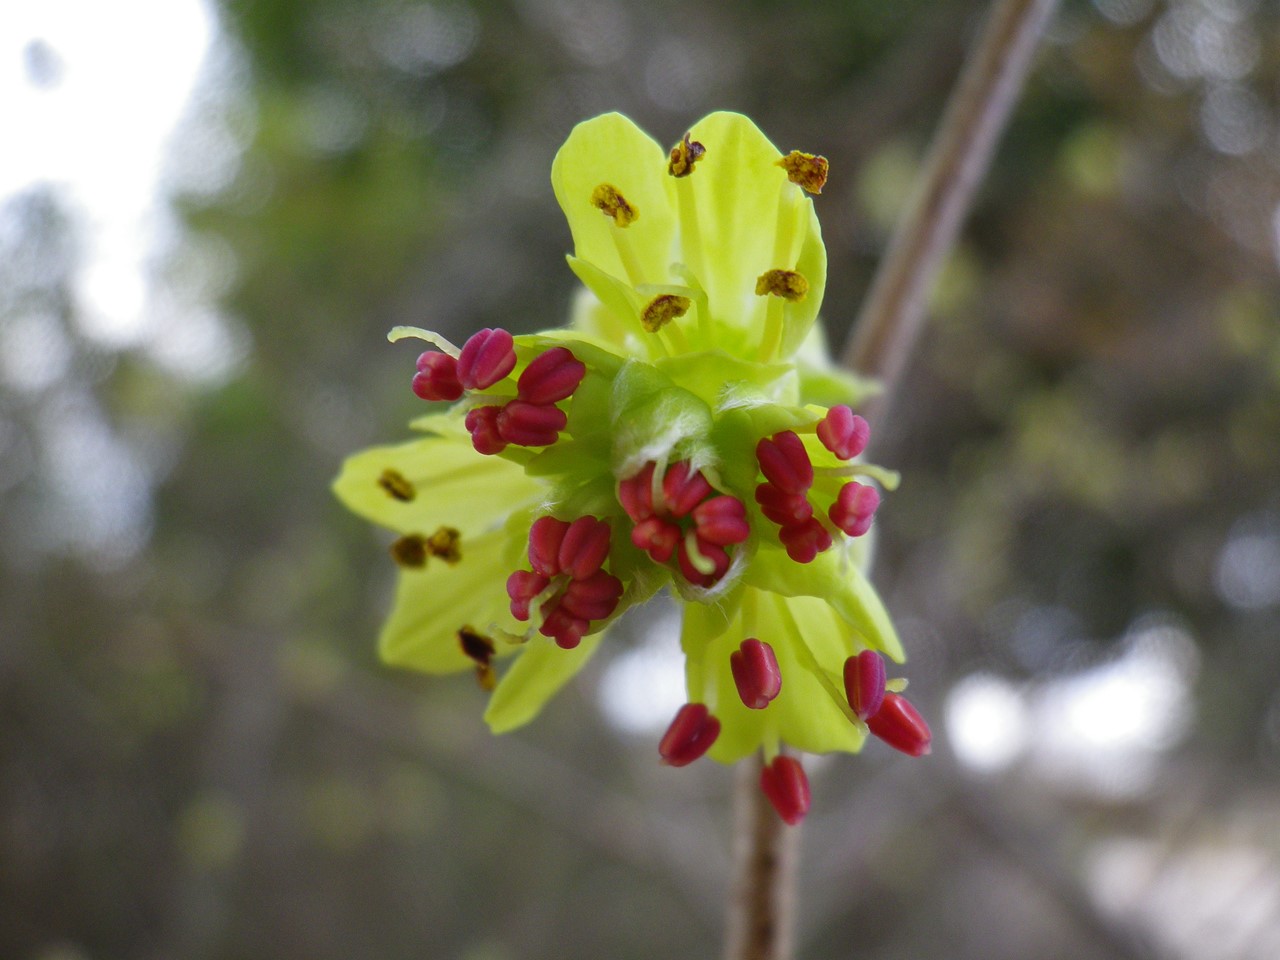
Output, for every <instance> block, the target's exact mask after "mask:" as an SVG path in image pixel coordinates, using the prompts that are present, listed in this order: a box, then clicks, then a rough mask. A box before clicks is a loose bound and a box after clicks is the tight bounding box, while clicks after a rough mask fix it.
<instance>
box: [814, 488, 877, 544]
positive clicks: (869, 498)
mask: <svg viewBox="0 0 1280 960" xmlns="http://www.w3.org/2000/svg"><path fill="white" fill-rule="evenodd" d="M879 506H880V494H879V493H878V492H877V491H876V488H875V487H872V486H868V485H867V484H865V483H858V482H857V481H851V482H849V483H846V484H845V485H844V486H843V487H841V488H840V493H839V494H838V495H837V497H836V502H835V503H833V504H832V505H831V509H830V510H828V511H827V516H829V517H830V518H831V522H832V523H834V524H835V525H836V526H837V527H839V528H840V529H841V530H843V531H844V532H845V533H847V534H848V535H849V536H851V537H860V536H862V535H863V534H864V533H866V532H867V531H868V530H870V529H871V521H872V520H874V519H875V516H876V508H877V507H879Z"/></svg>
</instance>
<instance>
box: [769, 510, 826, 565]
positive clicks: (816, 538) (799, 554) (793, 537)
mask: <svg viewBox="0 0 1280 960" xmlns="http://www.w3.org/2000/svg"><path fill="white" fill-rule="evenodd" d="M778 539H779V540H781V541H782V545H783V546H784V547H786V548H787V556H788V557H790V558H791V559H792V560H794V561H795V562H796V563H812V562H813V559H814V557H816V556H817V555H818V554H820V553H822V551H824V550H826V549H827V548H828V547H830V546H831V534H830V533H828V532H827V528H826V527H824V526H823V525H822V524H821V523H819V522H818V521H817V519H815V518H814V517H810V518H809V519H808V520H806V521H804V523H796V524H788V525H787V526H785V527H783V528H782V529H781V530H779V531H778Z"/></svg>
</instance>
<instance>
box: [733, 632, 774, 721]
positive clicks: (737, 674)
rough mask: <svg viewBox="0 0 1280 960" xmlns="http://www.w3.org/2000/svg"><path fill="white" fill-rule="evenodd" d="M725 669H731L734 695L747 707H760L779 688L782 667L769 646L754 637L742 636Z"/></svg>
mask: <svg viewBox="0 0 1280 960" xmlns="http://www.w3.org/2000/svg"><path fill="white" fill-rule="evenodd" d="M729 669H730V670H731V671H733V683H734V685H735V686H736V687H737V688H738V696H740V697H741V698H742V702H743V703H744V704H746V705H747V707H748V708H749V709H751V710H763V709H764V708H765V707H767V706H768V705H769V703H770V702H771V701H772V700H773V698H774V697H776V696H777V695H778V692H779V691H780V690H781V689H782V671H780V670H779V669H778V658H777V657H775V656H774V654H773V647H771V646H769V644H767V643H764V642H762V641H760V640H757V639H756V638H755V637H748V638H747V639H746V640H743V641H742V643H741V645H739V647H738V649H737V650H735V651H733V653H731V654H729Z"/></svg>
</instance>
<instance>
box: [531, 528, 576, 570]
mask: <svg viewBox="0 0 1280 960" xmlns="http://www.w3.org/2000/svg"><path fill="white" fill-rule="evenodd" d="M569 526H570V525H569V524H568V523H566V522H565V521H563V520H557V519H556V518H555V517H552V516H546V517H539V518H538V519H537V520H535V521H533V525H532V526H531V527H529V566H531V567H533V569H534V570H536V571H537V572H538V573H540V574H542V575H543V576H544V577H554V576H555V575H556V574H557V573H559V572H560V570H561V564H560V545H561V544H562V543H564V538H565V534H567V533H568V532H569Z"/></svg>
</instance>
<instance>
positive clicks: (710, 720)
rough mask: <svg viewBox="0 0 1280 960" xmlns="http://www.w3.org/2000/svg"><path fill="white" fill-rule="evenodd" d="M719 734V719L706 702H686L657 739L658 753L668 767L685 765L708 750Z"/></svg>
mask: <svg viewBox="0 0 1280 960" xmlns="http://www.w3.org/2000/svg"><path fill="white" fill-rule="evenodd" d="M718 736H720V721H719V720H718V719H717V718H716V717H715V715H714V714H712V713H711V711H709V710H708V709H707V705H706V704H705V703H686V704H685V705H684V706H683V707H681V708H680V709H679V710H677V711H676V715H675V719H673V720H672V721H671V726H669V727H667V732H666V733H664V734H663V735H662V739H661V740H660V741H658V755H659V756H660V757H662V762H663V763H665V764H666V765H667V766H669V767H683V766H687V765H688V764H690V763H693V761H695V760H697V759H698V758H699V757H701V756H702V755H703V754H704V753H706V752H707V751H708V750H710V749H711V746H712V744H714V743H715V742H716V738H717V737H718Z"/></svg>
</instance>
